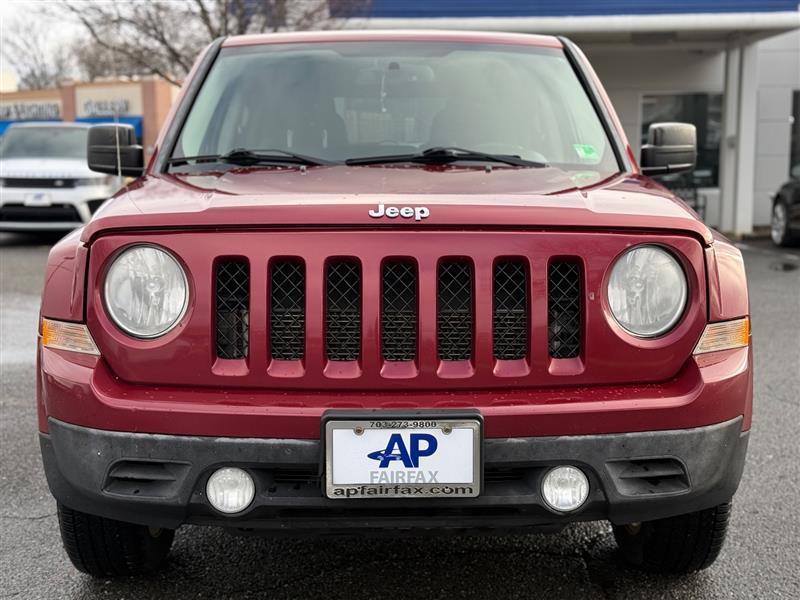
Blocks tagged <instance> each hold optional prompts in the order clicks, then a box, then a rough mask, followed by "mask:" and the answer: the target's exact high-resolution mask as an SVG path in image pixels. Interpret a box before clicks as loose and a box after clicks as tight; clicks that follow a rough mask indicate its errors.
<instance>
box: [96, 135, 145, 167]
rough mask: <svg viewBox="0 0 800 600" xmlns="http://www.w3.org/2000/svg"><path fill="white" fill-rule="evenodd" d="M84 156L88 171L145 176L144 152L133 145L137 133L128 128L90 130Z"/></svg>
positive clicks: (136, 145) (136, 144)
mask: <svg viewBox="0 0 800 600" xmlns="http://www.w3.org/2000/svg"><path fill="white" fill-rule="evenodd" d="M118 143H119V160H117V144H118ZM86 156H87V157H88V163H89V168H90V169H91V170H92V171H97V172H98V173H108V174H109V175H116V174H117V173H120V172H121V174H122V175H124V176H126V177H140V176H141V175H142V174H143V173H144V151H143V150H142V147H141V146H140V145H139V144H138V143H137V142H136V131H135V130H134V129H133V126H131V125H94V126H93V127H90V128H89V141H88V143H87V152H86Z"/></svg>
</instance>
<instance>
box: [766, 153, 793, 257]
mask: <svg viewBox="0 0 800 600" xmlns="http://www.w3.org/2000/svg"><path fill="white" fill-rule="evenodd" d="M770 237H772V241H773V242H775V244H776V245H778V246H796V245H797V244H798V242H800V163H798V164H796V165H794V166H793V167H792V171H791V179H789V181H787V182H786V183H784V184H783V185H782V186H781V187H780V189H779V190H778V191H777V192H776V193H775V195H774V196H773V197H772V225H771V227H770Z"/></svg>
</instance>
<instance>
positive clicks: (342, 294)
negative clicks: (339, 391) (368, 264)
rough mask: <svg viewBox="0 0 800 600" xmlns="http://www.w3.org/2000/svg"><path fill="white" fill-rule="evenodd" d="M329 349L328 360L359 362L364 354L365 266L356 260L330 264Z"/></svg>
mask: <svg viewBox="0 0 800 600" xmlns="http://www.w3.org/2000/svg"><path fill="white" fill-rule="evenodd" d="M325 350H326V352H327V355H328V360H358V357H359V356H360V355H361V266H360V265H359V264H358V263H357V262H355V261H354V260H350V259H345V260H334V261H330V262H329V263H328V268H327V275H326V278H325Z"/></svg>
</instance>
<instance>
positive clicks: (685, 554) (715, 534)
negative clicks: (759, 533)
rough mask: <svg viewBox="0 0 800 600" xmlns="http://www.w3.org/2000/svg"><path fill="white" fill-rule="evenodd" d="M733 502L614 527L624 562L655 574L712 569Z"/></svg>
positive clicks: (723, 537) (723, 536)
mask: <svg viewBox="0 0 800 600" xmlns="http://www.w3.org/2000/svg"><path fill="white" fill-rule="evenodd" d="M730 514H731V504H730V502H728V503H726V504H720V505H719V506H715V507H714V508H709V509H706V510H701V511H698V512H693V513H689V514H686V515H679V516H677V517H670V518H668V519H659V520H657V521H645V522H643V523H635V524H633V525H614V526H613V529H614V537H615V538H616V540H617V545H618V546H619V548H620V551H621V552H622V555H623V557H624V558H625V560H626V561H627V562H628V563H629V564H631V565H633V566H635V567H638V568H640V569H643V570H646V571H651V572H654V573H670V574H678V575H682V574H686V573H693V572H694V571H700V570H701V569H705V568H707V567H710V566H711V565H712V564H713V563H714V561H715V560H717V557H718V556H719V553H720V550H722V545H723V544H724V543H725V532H726V531H727V529H728V521H729V519H730Z"/></svg>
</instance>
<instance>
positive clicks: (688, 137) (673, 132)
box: [639, 123, 697, 175]
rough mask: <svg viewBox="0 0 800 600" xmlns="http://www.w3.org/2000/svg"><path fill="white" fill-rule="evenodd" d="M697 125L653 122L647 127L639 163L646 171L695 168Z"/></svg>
mask: <svg viewBox="0 0 800 600" xmlns="http://www.w3.org/2000/svg"><path fill="white" fill-rule="evenodd" d="M696 164H697V129H696V128H695V126H694V125H691V124H689V123H653V124H652V125H650V128H649V129H648V130H647V143H646V144H645V145H644V146H642V159H641V161H640V164H639V166H640V167H641V169H642V173H644V174H645V175H668V174H671V173H682V172H685V171H692V170H694V167H695V165H696Z"/></svg>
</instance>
